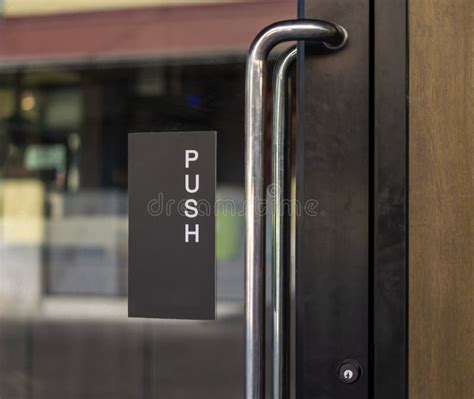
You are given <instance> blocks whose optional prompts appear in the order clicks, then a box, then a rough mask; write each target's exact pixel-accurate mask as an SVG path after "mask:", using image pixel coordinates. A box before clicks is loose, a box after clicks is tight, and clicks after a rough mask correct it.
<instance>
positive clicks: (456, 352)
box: [409, 0, 474, 399]
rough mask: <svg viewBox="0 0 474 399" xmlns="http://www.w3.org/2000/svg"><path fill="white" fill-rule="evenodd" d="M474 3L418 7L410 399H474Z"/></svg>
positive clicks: (438, 1)
mask: <svg viewBox="0 0 474 399" xmlns="http://www.w3.org/2000/svg"><path fill="white" fill-rule="evenodd" d="M473 38H474V1H473V0H411V1H409V48H410V49H409V53H410V68H409V71H410V72H409V73H410V76H409V83H410V89H409V93H410V97H409V113H410V116H409V146H410V147H409V152H410V158H409V162H410V163H409V186H410V190H409V215H410V219H409V234H410V235H409V250H410V255H409V262H410V263H409V265H410V273H409V274H410V275H409V287H410V289H409V315H410V316H409V318H410V321H409V340H410V343H409V345H410V352H409V384H410V388H409V391H410V392H409V393H410V399H472V398H474V43H473V40H474V39H473Z"/></svg>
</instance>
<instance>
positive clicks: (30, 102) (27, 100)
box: [21, 93, 36, 112]
mask: <svg viewBox="0 0 474 399" xmlns="http://www.w3.org/2000/svg"><path fill="white" fill-rule="evenodd" d="M35 105H36V99H35V97H34V96H33V94H31V93H28V94H26V95H24V96H23V98H22V99H21V109H22V110H23V111H26V112H27V111H31V110H32V109H33V108H34V107H35Z"/></svg>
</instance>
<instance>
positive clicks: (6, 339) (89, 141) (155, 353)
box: [0, 0, 296, 399]
mask: <svg viewBox="0 0 474 399" xmlns="http://www.w3.org/2000/svg"><path fill="white" fill-rule="evenodd" d="M0 4H1V5H0V7H2V8H1V16H0V18H1V23H0V396H1V397H2V398H18V399H20V398H21V399H23V398H24V399H33V398H34V399H40V398H48V399H55V398H58V399H64V398H68V399H73V398H77V399H86V398H87V399H95V398H97V399H99V398H100V399H107V398H110V399H112V398H113V399H121V398H134V399H135V398H143V399H147V398H164V399H181V398H183V399H184V398H196V399H199V398H203V399H204V398H206V399H208V398H229V399H232V398H235V399H237V398H238V399H241V398H242V397H243V392H244V231H245V230H244V229H245V227H244V218H243V216H242V215H241V212H226V210H225V209H223V210H219V209H218V214H217V216H216V220H217V229H216V231H217V234H216V257H217V320H216V321H213V322H203V321H169V320H166V321H165V320H145V319H129V318H127V301H126V297H127V238H128V231H127V217H128V215H127V135H128V134H129V133H131V132H148V131H174V130H177V131H184V130H216V131H217V132H218V135H217V137H218V139H217V143H218V144H217V145H218V147H217V148H218V149H217V198H218V199H224V200H227V201H231V202H232V203H233V204H235V206H236V208H235V209H237V210H239V209H241V208H242V207H243V201H244V86H245V85H244V79H245V61H246V51H247V48H248V45H249V43H250V42H251V41H252V39H253V37H254V36H255V35H256V34H257V33H258V31H260V30H261V29H262V28H263V27H264V26H266V25H268V24H270V23H272V22H274V21H276V20H281V19H289V18H293V17H294V16H295V14H296V4H295V2H293V1H265V2H261V1H247V2H243V3H242V2H241V3H236V2H234V1H232V0H226V1H219V0H213V1H208V2H206V4H204V3H203V2H200V1H193V0H187V1H177V0H169V1H163V0H147V1H145V0H140V1H114V0H112V1H87V0H82V1H74V2H56V1H52V0H51V1H49V0H46V1H42V2H41V3H38V2H35V1H21V2H18V1H16V0H4V1H3V2H1V3H0ZM268 167H269V165H268Z"/></svg>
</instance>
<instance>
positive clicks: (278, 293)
mask: <svg viewBox="0 0 474 399" xmlns="http://www.w3.org/2000/svg"><path fill="white" fill-rule="evenodd" d="M296 54H297V48H296V46H291V47H289V48H288V49H287V50H286V51H284V52H283V53H282V54H281V55H280V57H279V58H278V60H277V62H276V64H275V68H274V70H273V118H272V121H273V125H272V185H271V188H272V192H271V194H272V198H273V232H272V233H273V240H272V246H273V248H272V263H273V284H272V288H273V342H272V347H273V350H272V352H273V359H272V360H273V362H272V364H273V373H272V381H273V384H272V387H273V390H272V398H273V399H283V398H285V396H286V395H285V386H286V383H287V381H286V377H287V376H286V375H285V370H288V368H287V367H285V366H287V365H286V364H285V363H286V362H285V360H286V353H287V351H288V338H289V337H287V336H286V331H287V329H286V328H285V326H286V325H287V323H288V320H286V318H285V317H286V313H287V312H286V311H285V309H286V304H285V302H286V299H287V297H288V295H287V294H288V292H286V291H287V290H286V289H285V287H287V281H288V278H289V276H288V275H287V270H288V268H286V267H285V261H286V259H287V257H286V256H285V255H286V254H285V231H284V230H285V217H286V215H285V208H284V200H285V192H286V191H287V190H286V185H287V182H286V181H285V164H286V163H285V141H286V140H285V133H286V131H287V126H288V120H287V119H289V118H291V115H288V117H287V115H286V110H287V98H288V80H289V71H290V67H291V66H292V65H293V62H294V61H295V59H296Z"/></svg>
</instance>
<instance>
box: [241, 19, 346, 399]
mask: <svg viewBox="0 0 474 399" xmlns="http://www.w3.org/2000/svg"><path fill="white" fill-rule="evenodd" d="M346 38H347V33H346V32H345V30H344V28H342V27H341V26H339V25H336V24H333V23H330V22H326V21H319V20H294V21H282V22H277V23H275V24H273V25H270V26H268V27H267V28H265V29H264V30H263V31H261V32H260V33H259V34H258V35H257V37H256V38H255V40H254V41H253V43H252V45H251V46H250V49H249V53H248V58H247V70H246V98H245V140H246V143H245V150H246V154H245V202H246V239H245V243H246V248H245V263H246V264H245V289H246V292H245V307H246V328H245V343H246V349H245V377H246V382H245V397H246V399H264V395H265V350H264V348H265V256H264V241H265V229H264V223H265V213H264V212H265V205H264V200H265V192H264V173H263V172H264V171H263V155H264V154H263V150H264V142H263V138H264V120H265V86H266V85H265V81H266V74H267V57H268V54H269V53H270V50H271V49H272V48H273V47H274V46H275V45H277V44H278V43H281V42H285V41H294V40H317V41H321V42H323V43H325V45H326V46H327V47H328V48H337V47H339V46H340V45H341V44H343V43H344V41H345V40H346Z"/></svg>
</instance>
